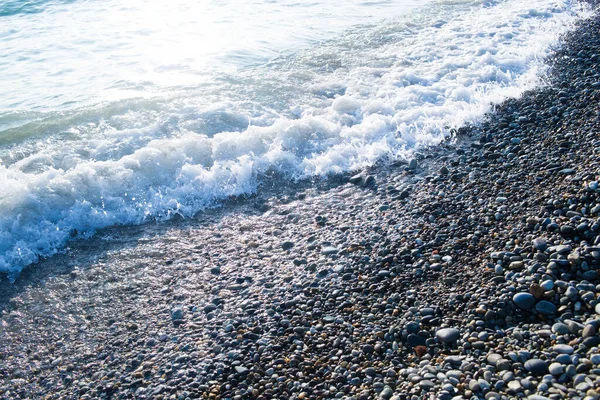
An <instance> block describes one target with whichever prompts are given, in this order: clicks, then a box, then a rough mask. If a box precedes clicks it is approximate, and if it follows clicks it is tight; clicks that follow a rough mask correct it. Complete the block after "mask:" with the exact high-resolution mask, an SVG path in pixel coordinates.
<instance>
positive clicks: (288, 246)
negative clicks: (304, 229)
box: [281, 240, 295, 250]
mask: <svg viewBox="0 0 600 400" xmlns="http://www.w3.org/2000/svg"><path fill="white" fill-rule="evenodd" d="M294 245H295V244H294V242H291V241H289V240H286V241H285V242H283V243H281V248H282V249H283V250H290V249H291V248H292V247H294Z"/></svg>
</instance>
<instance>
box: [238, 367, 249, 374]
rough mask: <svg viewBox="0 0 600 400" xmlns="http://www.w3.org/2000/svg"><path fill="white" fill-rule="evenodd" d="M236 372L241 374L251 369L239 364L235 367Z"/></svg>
mask: <svg viewBox="0 0 600 400" xmlns="http://www.w3.org/2000/svg"><path fill="white" fill-rule="evenodd" d="M235 372H236V373H237V374H240V375H245V374H247V373H248V372H249V370H248V368H246V367H242V366H241V365H238V366H237V367H235Z"/></svg>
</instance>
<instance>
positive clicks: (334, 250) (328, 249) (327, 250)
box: [321, 246, 340, 256]
mask: <svg viewBox="0 0 600 400" xmlns="http://www.w3.org/2000/svg"><path fill="white" fill-rule="evenodd" d="M339 251H340V250H339V249H338V248H337V247H333V246H327V247H323V249H321V253H323V254H324V255H326V256H329V255H332V254H337V253H338V252H339Z"/></svg>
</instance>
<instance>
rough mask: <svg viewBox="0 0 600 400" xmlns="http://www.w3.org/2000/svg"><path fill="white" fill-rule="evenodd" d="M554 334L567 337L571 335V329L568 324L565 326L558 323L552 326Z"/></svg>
mask: <svg viewBox="0 0 600 400" xmlns="http://www.w3.org/2000/svg"><path fill="white" fill-rule="evenodd" d="M552 332H554V333H556V334H559V335H566V334H567V333H569V327H568V326H567V325H566V324H563V323H562V322H557V323H555V324H554V325H552Z"/></svg>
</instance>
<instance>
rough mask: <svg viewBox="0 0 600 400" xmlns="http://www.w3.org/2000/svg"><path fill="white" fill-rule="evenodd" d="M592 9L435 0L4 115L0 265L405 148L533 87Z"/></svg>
mask: <svg viewBox="0 0 600 400" xmlns="http://www.w3.org/2000/svg"><path fill="white" fill-rule="evenodd" d="M588 13H589V12H588V11H586V10H585V9H584V8H583V7H580V6H578V5H577V4H576V3H572V2H569V1H547V0H530V1H528V2H522V1H517V0H507V1H497V2H479V1H462V2H461V1H458V2H452V3H449V2H441V3H436V4H435V5H434V6H432V7H429V8H427V9H426V11H423V12H420V13H415V14H412V15H411V16H410V18H407V17H405V18H399V19H389V20H385V21H382V22H380V23H378V24H377V25H371V26H366V25H363V26H357V27H355V28H354V29H352V30H351V31H347V32H346V33H345V34H344V35H343V36H342V37H339V38H337V39H334V40H331V41H328V42H325V43H322V44H320V45H317V46H313V47H311V48H308V49H304V50H300V51H298V52H297V53H296V54H294V55H292V56H287V57H282V58H280V59H277V60H274V61H272V62H271V63H269V64H267V65H263V66H259V67H255V68H250V69H243V70H239V71H236V72H234V73H230V74H223V75H222V76H221V78H220V79H219V80H218V81H215V82H211V83H203V84H201V85H197V86H190V87H184V88H182V87H179V88H177V89H169V90H165V91H162V92H161V94H160V95H159V96H151V97H148V98H138V99H129V100H120V101H118V102H115V103H106V104H104V105H101V106H94V107H86V108H79V109H73V110H71V111H68V112H61V113H56V112H53V113H52V112H51V113H47V114H43V115H42V116H40V115H38V114H35V115H33V116H28V117H27V118H25V119H24V121H26V122H24V123H22V124H21V125H19V123H15V122H14V120H17V119H18V118H17V117H15V116H14V115H13V114H10V115H9V114H5V115H4V117H3V118H4V119H2V118H0V123H2V121H8V122H6V123H5V125H4V126H5V128H6V129H5V130H4V131H3V132H0V138H1V139H2V140H3V143H4V144H3V145H2V147H0V159H1V160H2V161H1V163H0V187H1V188H2V191H1V192H0V209H1V210H2V214H1V215H0V271H4V272H7V273H9V274H11V276H13V277H14V276H15V274H18V273H19V271H21V270H22V268H23V267H24V266H26V265H28V264H30V263H33V262H35V261H37V260H38V258H39V257H40V256H48V255H51V254H53V253H55V252H56V251H59V250H60V249H61V248H63V247H64V245H65V243H66V242H67V241H68V239H69V238H70V236H71V235H72V234H73V233H74V232H77V234H78V235H81V236H88V235H91V234H93V233H94V232H95V231H96V230H97V229H100V228H105V227H108V226H113V225H118V224H139V223H143V222H144V221H148V220H150V219H168V218H170V217H172V216H174V215H176V214H179V215H182V216H185V217H189V216H192V215H194V214H195V213H196V212H198V211H199V210H202V209H203V208H205V207H207V206H211V205H215V204H218V202H219V201H220V200H222V199H224V198H227V197H230V196H237V195H243V194H249V193H252V192H254V191H256V190H257V187H258V186H259V184H260V181H261V179H262V178H263V177H264V176H265V174H268V173H270V171H277V172H278V173H279V174H280V175H281V176H284V177H287V179H290V180H292V179H301V178H306V177H310V176H326V175H328V174H334V173H339V172H343V171H350V170H356V169H359V168H362V167H364V166H368V165H372V164H373V163H374V162H376V161H378V160H381V159H382V158H390V159H394V158H398V157H408V156H409V155H410V153H411V152H412V151H414V150H415V149H418V148H420V147H421V146H426V145H430V144H435V143H439V142H440V141H441V140H442V139H443V138H445V137H447V135H448V134H449V131H450V129H451V128H457V127H459V126H462V125H464V124H467V123H477V122H478V121H479V120H480V119H481V118H482V116H483V114H484V113H485V112H487V111H489V110H490V107H491V105H492V104H494V103H498V102H500V101H502V100H504V99H506V98H507V97H515V96H519V95H520V94H521V93H523V91H525V90H528V89H531V88H533V87H535V86H536V85H539V84H540V73H541V72H542V70H543V60H544V57H546V56H547V55H548V53H549V51H550V50H551V47H552V46H553V45H554V44H556V43H557V41H558V39H559V37H560V35H561V34H562V33H564V32H565V31H567V30H568V29H570V28H571V27H572V25H573V23H574V22H575V21H576V20H577V19H580V18H584V17H586V16H588ZM24 138H28V139H26V140H24Z"/></svg>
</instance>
